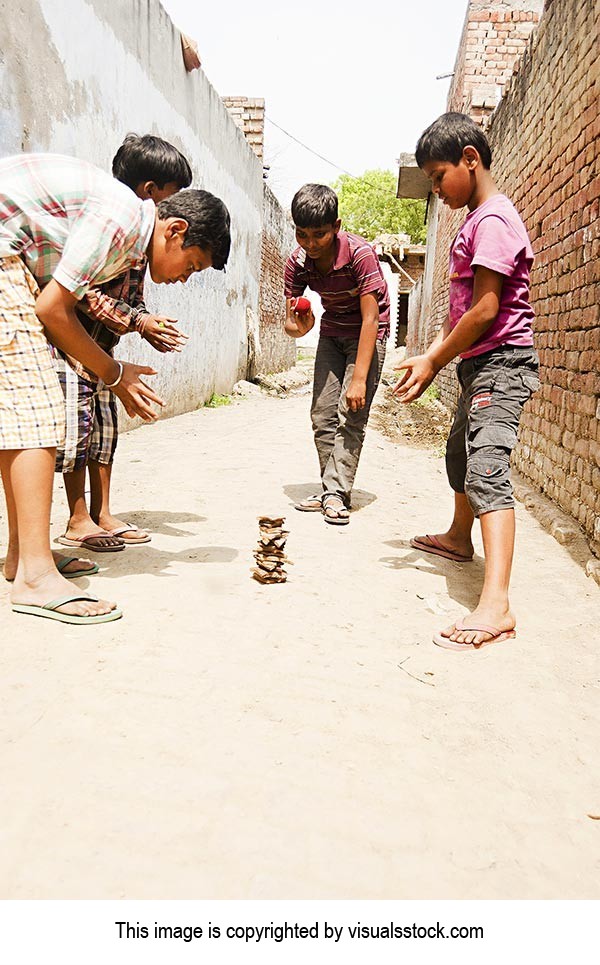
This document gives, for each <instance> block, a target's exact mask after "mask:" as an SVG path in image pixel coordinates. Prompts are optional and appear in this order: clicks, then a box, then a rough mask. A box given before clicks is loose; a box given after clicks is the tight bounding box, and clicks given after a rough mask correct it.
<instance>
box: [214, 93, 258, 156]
mask: <svg viewBox="0 0 600 965" xmlns="http://www.w3.org/2000/svg"><path fill="white" fill-rule="evenodd" d="M222 100H223V103H224V104H225V107H226V108H227V110H228V111H229V113H230V114H231V116H232V118H233V120H234V121H235V123H236V124H237V126H238V127H239V129H240V130H241V131H243V133H244V137H245V138H246V140H247V141H248V144H249V145H250V147H251V148H252V150H253V151H254V153H255V154H256V156H257V158H258V159H259V160H260V161H262V160H263V157H264V141H265V102H264V100H263V98H262V97H241V96H239V97H238V96H234V97H223V98H222Z"/></svg>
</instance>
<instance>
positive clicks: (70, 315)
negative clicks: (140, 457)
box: [35, 279, 165, 422]
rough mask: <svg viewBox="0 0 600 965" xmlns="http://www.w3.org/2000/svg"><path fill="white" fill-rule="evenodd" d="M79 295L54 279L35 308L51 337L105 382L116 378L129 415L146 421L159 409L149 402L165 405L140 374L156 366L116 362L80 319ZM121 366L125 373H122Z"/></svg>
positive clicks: (147, 372) (39, 297) (118, 391)
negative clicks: (76, 310) (92, 336)
mask: <svg viewBox="0 0 600 965" xmlns="http://www.w3.org/2000/svg"><path fill="white" fill-rule="evenodd" d="M77 304H78V299H77V298H76V296H75V295H73V294H71V292H69V291H67V289H66V288H63V286H62V285H60V284H59V283H58V282H57V281H55V280H54V279H52V280H51V281H50V282H48V284H47V285H46V287H45V288H44V289H43V291H42V292H41V294H40V295H39V296H38V298H37V301H36V303H35V310H36V314H37V316H38V318H39V319H40V321H41V322H42V324H43V326H44V329H45V331H46V335H47V337H48V340H49V341H50V342H51V343H52V344H53V345H56V347H57V348H59V349H60V350H61V352H64V353H65V354H66V355H72V356H73V357H74V358H76V359H77V361H78V362H81V363H82V364H83V365H84V366H85V367H86V368H87V369H89V370H90V371H91V372H94V373H95V374H96V375H97V376H99V378H101V379H102V381H103V382H105V383H106V384H108V385H110V383H112V382H115V381H116V380H117V379H118V380H119V381H118V385H116V386H115V387H114V389H113V390H112V391H113V392H114V393H115V395H116V396H118V398H119V399H120V400H121V402H122V403H123V405H124V406H125V409H126V411H127V414H128V415H129V416H132V417H133V416H136V415H139V416H141V417H142V419H144V420H145V421H146V422H152V421H154V420H155V419H156V418H157V413H156V412H155V411H154V410H153V409H152V408H151V407H150V405H149V404H148V403H149V402H156V403H157V404H158V405H164V404H165V403H164V402H163V400H162V399H161V398H160V397H159V396H158V395H156V394H155V393H154V392H153V391H152V389H150V388H149V387H148V386H147V385H146V384H145V382H143V381H142V379H141V378H140V376H141V375H156V372H155V370H154V369H151V368H149V367H148V366H145V365H130V364H129V363H128V362H116V361H115V359H113V358H112V357H111V356H110V355H108V354H107V353H106V352H103V351H102V349H101V348H100V347H99V346H98V345H97V344H96V342H94V340H93V339H92V338H90V336H89V335H88V334H87V332H86V331H85V329H84V327H83V325H81V323H80V322H79V321H78V320H77V315H76V314H75V307H76V306H77ZM121 370H122V375H121V377H120V378H119V375H120V373H121Z"/></svg>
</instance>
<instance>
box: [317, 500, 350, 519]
mask: <svg viewBox="0 0 600 965" xmlns="http://www.w3.org/2000/svg"><path fill="white" fill-rule="evenodd" d="M328 499H335V501H336V502H338V503H340V505H339V506H338V507H336V506H328V505H327V502H328ZM323 518H324V519H325V522H326V523H329V524H330V526H347V525H348V523H349V522H350V513H349V512H348V510H347V509H346V507H345V506H344V504H343V502H342V500H341V499H340V498H339V496H329V497H327V496H326V497H325V499H324V500H323Z"/></svg>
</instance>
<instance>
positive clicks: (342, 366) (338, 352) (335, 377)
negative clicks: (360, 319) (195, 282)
mask: <svg viewBox="0 0 600 965" xmlns="http://www.w3.org/2000/svg"><path fill="white" fill-rule="evenodd" d="M385 346H386V339H381V340H379V339H378V340H377V343H376V345H375V351H374V352H373V360H372V362H371V367H370V369H369V373H368V376H367V394H366V405H365V407H364V409H359V411H358V412H352V411H351V409H349V408H348V403H347V402H346V392H347V390H348V388H349V386H350V382H351V381H352V376H353V374H354V364H355V362H356V353H357V351H358V339H357V338H333V337H331V336H329V335H321V337H320V339H319V345H318V348H317V354H316V358H315V379H314V388H313V401H312V407H311V417H312V425H313V432H314V437H315V446H316V447H317V454H318V457H319V466H320V469H321V480H322V483H323V492H325V493H334V494H335V495H337V496H341V498H342V499H343V500H344V503H345V504H346V506H350V495H351V492H352V486H353V485H354V477H355V475H356V470H357V468H358V460H359V459H360V453H361V450H362V446H363V441H364V438H365V430H366V427H367V420H368V418H369V411H370V409H371V403H372V401H373V397H374V395H375V392H376V391H377V386H378V385H379V380H380V378H381V370H382V368H383V360H384V358H385Z"/></svg>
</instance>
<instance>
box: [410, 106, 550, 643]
mask: <svg viewBox="0 0 600 965" xmlns="http://www.w3.org/2000/svg"><path fill="white" fill-rule="evenodd" d="M416 158H417V163H418V165H419V167H421V168H422V169H423V171H424V172H425V174H426V175H427V176H428V177H429V178H430V179H431V184H432V190H433V191H434V193H435V194H437V195H438V197H440V198H441V199H442V201H443V203H444V204H447V205H448V207H449V208H452V209H453V210H458V209H459V208H462V207H465V206H466V207H467V208H468V210H469V213H468V214H467V217H466V219H465V221H464V224H463V225H462V227H461V229H460V231H459V232H458V234H457V235H456V238H455V239H454V241H453V243H452V246H451V249H450V269H449V272H450V311H449V317H448V319H447V321H446V323H445V324H444V326H443V327H442V329H441V330H440V332H439V333H438V335H437V337H436V338H435V339H434V341H433V342H432V344H431V346H430V348H429V349H428V351H427V352H426V353H425V355H419V356H415V357H414V358H410V359H406V361H405V362H403V363H402V364H401V365H400V366H398V368H400V369H404V370H405V372H404V375H403V377H402V379H401V380H400V382H398V384H397V385H396V387H395V389H394V392H395V393H396V395H397V396H398V398H399V399H400V400H401V401H402V402H412V401H413V399H417V398H418V397H419V396H420V395H421V393H422V392H423V391H424V390H425V389H426V388H427V386H428V385H429V384H430V382H432V381H433V379H434V378H435V376H436V375H437V373H438V372H439V371H440V369H442V368H443V367H444V366H445V365H447V364H448V362H450V361H451V360H452V359H453V358H455V357H456V356H457V355H459V356H460V359H461V361H460V363H459V365H458V369H457V374H458V380H459V382H460V388H461V395H460V398H459V403H458V408H457V411H456V415H455V418H454V423H453V425H452V428H451V430H450V435H449V437H448V443H447V448H446V470H447V473H448V481H449V483H450V486H451V487H452V489H453V490H454V518H453V520H452V523H451V525H450V527H449V529H448V530H446V532H445V533H439V534H437V535H433V536H429V535H428V536H417V537H415V538H414V539H413V540H411V543H412V545H413V546H414V547H415V548H417V549H419V550H422V551H423V552H425V553H433V554H435V555H438V556H443V557H446V558H447V559H451V560H455V561H456V562H461V563H462V562H468V561H470V560H471V559H472V557H473V544H472V542H471V530H472V527H473V522H474V519H475V517H478V518H479V521H480V523H481V533H482V537H483V549H484V555H485V578H484V584H483V590H482V593H481V598H480V600H479V603H478V604H477V607H476V609H475V610H474V612H473V613H471V614H469V616H468V617H466V618H465V619H464V620H462V621H457V622H456V623H454V624H453V625H452V626H450V627H448V628H447V629H445V630H442V631H441V632H440V633H437V634H435V636H434V638H433V639H434V642H435V643H436V644H437V645H438V646H440V647H446V648H447V649H450V650H470V649H476V648H479V647H481V646H484V645H486V644H489V643H499V642H500V641H502V640H507V639H510V638H512V637H514V636H515V617H514V615H513V613H512V612H511V609H510V606H509V600H508V588H509V581H510V571H511V565H512V557H513V550H514V538H515V513H514V498H513V494H512V486H511V483H510V456H511V453H512V450H513V449H514V447H515V444H516V441H517V431H518V427H519V419H520V417H521V413H522V411H523V406H524V405H525V403H526V402H527V400H528V399H529V397H530V396H531V394H532V393H533V392H535V390H536V389H537V388H538V387H539V380H538V375H537V373H538V358H537V354H536V352H535V350H534V348H533V331H532V322H533V311H532V308H531V305H530V304H529V269H530V268H531V264H532V261H533V252H532V249H531V244H530V242H529V238H528V236H527V231H526V229H525V226H524V225H523V222H522V221H521V218H520V217H519V215H518V213H517V211H516V210H515V208H514V207H513V205H512V204H511V202H510V201H509V200H508V198H507V197H505V195H503V194H500V192H499V191H498V189H497V188H496V185H495V184H494V181H493V179H492V176H491V174H490V170H489V169H490V165H491V161H492V157H491V151H490V147H489V144H488V142H487V140H486V137H485V135H484V133H483V131H482V130H481V128H480V127H479V126H478V125H477V124H475V123H474V121H472V120H471V118H470V117H468V116H467V115H465V114H454V113H453V114H444V115H442V117H440V118H438V120H437V121H434V123H433V124H432V125H431V126H430V127H428V128H427V130H426V131H425V132H424V133H423V134H422V135H421V138H420V140H419V143H418V144H417V150H416Z"/></svg>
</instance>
